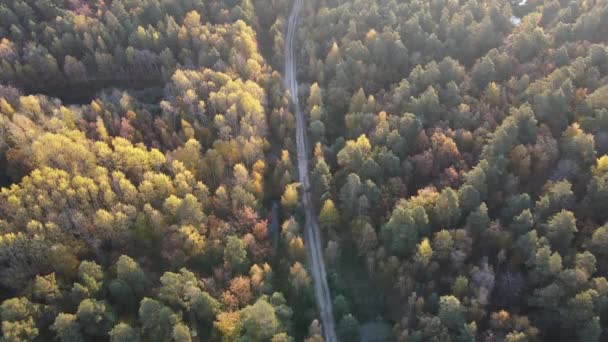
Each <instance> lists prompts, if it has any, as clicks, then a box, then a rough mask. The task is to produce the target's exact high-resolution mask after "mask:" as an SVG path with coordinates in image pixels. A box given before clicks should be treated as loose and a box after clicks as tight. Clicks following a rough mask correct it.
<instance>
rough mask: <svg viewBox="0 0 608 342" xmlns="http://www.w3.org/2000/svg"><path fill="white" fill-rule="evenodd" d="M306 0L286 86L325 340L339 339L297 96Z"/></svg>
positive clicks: (298, 2)
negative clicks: (297, 51)
mask: <svg viewBox="0 0 608 342" xmlns="http://www.w3.org/2000/svg"><path fill="white" fill-rule="evenodd" d="M303 1H304V0H295V1H294V4H293V8H292V10H291V14H290V15H289V20H288V22H287V37H286V39H285V40H286V41H285V86H286V87H287V88H288V89H289V91H290V92H291V101H292V103H293V107H294V110H295V114H296V145H297V150H298V174H299V177H300V186H301V190H302V191H301V192H300V194H301V197H302V205H303V207H304V211H305V218H306V225H305V227H304V239H305V241H306V248H307V250H308V258H309V262H310V269H311V272H312V278H313V282H314V289H315V297H316V299H317V306H318V309H319V312H320V316H321V324H322V326H323V335H324V337H325V342H336V341H337V338H336V330H335V327H334V325H335V323H334V314H333V309H332V302H331V295H330V293H329V286H328V285H327V272H326V271H325V261H324V260H323V245H322V244H321V233H320V230H319V223H318V222H317V215H316V213H315V208H314V206H313V202H312V199H311V196H310V179H309V177H308V170H309V169H308V142H307V138H306V121H305V119H304V115H303V113H302V109H301V108H300V101H299V100H298V82H297V79H296V58H295V52H294V49H295V47H294V45H295V43H294V42H295V34H296V31H297V26H298V21H299V19H300V11H301V9H302V3H303Z"/></svg>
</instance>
